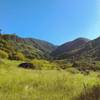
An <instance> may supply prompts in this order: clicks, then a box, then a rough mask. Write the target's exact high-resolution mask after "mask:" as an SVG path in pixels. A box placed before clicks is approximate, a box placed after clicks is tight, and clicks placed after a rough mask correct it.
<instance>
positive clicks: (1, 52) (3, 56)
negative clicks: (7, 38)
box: [0, 50, 8, 59]
mask: <svg viewBox="0 0 100 100" xmlns="http://www.w3.org/2000/svg"><path fill="white" fill-rule="evenodd" d="M0 58H3V59H5V58H6V59H7V58H8V54H7V53H6V52H5V51H3V50H0Z"/></svg>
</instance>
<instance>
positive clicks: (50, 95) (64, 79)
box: [0, 60, 100, 100]
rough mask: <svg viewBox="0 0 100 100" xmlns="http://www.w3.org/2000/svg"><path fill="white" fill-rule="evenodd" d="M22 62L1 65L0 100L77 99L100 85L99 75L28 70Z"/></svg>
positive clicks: (9, 62)
mask: <svg viewBox="0 0 100 100" xmlns="http://www.w3.org/2000/svg"><path fill="white" fill-rule="evenodd" d="M19 63H21V62H17V61H8V60H6V62H5V64H1V65H0V100H75V99H76V98H77V97H78V96H79V95H80V94H81V93H82V91H84V87H88V88H91V87H93V86H94V85H96V84H99V83H100V79H99V77H98V76H99V75H98V73H94V72H91V73H90V74H89V75H83V74H80V73H77V74H72V73H70V72H68V71H60V70H31V69H30V70H29V69H28V70H27V69H23V68H19V67H17V66H18V64H19Z"/></svg>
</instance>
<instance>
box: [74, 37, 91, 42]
mask: <svg viewBox="0 0 100 100" xmlns="http://www.w3.org/2000/svg"><path fill="white" fill-rule="evenodd" d="M74 41H87V42H88V41H90V39H88V38H84V37H79V38H77V39H75V40H74Z"/></svg>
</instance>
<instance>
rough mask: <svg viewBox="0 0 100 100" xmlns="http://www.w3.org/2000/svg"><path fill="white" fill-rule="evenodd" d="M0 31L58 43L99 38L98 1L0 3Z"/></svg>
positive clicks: (9, 0) (19, 0)
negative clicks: (81, 38) (76, 39)
mask: <svg viewBox="0 0 100 100" xmlns="http://www.w3.org/2000/svg"><path fill="white" fill-rule="evenodd" d="M0 13H1V14H0V28H1V29H3V31H4V33H17V35H19V36H22V37H34V38H38V39H42V40H46V41H49V42H51V43H54V44H62V43H64V42H67V41H69V40H73V39H75V38H78V37H87V38H90V39H94V38H96V37H98V36H99V35H100V1H99V0H0Z"/></svg>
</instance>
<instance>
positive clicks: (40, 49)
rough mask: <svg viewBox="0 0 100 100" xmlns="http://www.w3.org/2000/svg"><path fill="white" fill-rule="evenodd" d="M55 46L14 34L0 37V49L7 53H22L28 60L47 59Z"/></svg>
mask: <svg viewBox="0 0 100 100" xmlns="http://www.w3.org/2000/svg"><path fill="white" fill-rule="evenodd" d="M55 48H56V46H55V45H53V44H51V43H49V42H46V41H42V40H38V39H32V38H21V37H18V36H16V35H15V34H2V35H0V49H2V50H4V51H6V52H8V53H14V52H22V53H23V54H24V55H25V56H26V57H28V58H47V57H49V54H50V53H51V52H52V51H53V50H54V49H55Z"/></svg>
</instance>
